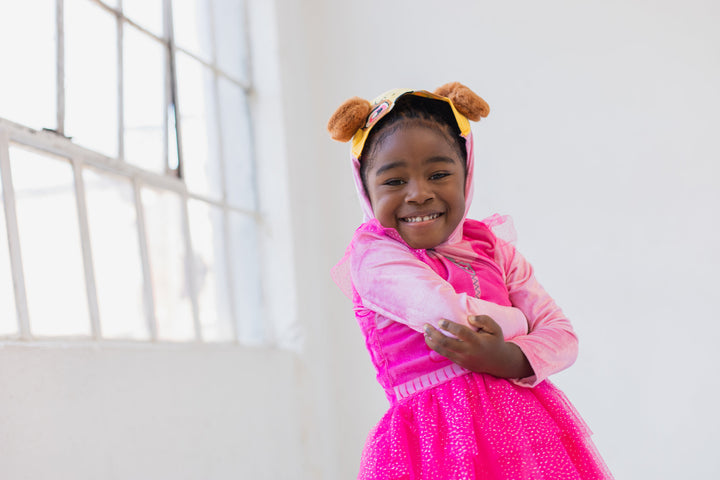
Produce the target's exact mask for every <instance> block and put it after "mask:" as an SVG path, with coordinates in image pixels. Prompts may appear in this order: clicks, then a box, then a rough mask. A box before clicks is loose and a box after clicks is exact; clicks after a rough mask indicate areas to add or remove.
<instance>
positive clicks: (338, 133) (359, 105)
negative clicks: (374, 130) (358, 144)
mask: <svg viewBox="0 0 720 480" xmlns="http://www.w3.org/2000/svg"><path fill="white" fill-rule="evenodd" d="M370 110H371V108H370V102H368V101H367V100H365V99H362V98H360V97H353V98H351V99H349V100H346V101H345V103H343V104H342V105H340V106H339V107H338V109H337V110H335V113H333V115H332V117H330V120H329V121H328V124H327V129H328V132H330V136H331V137H332V139H333V140H337V141H339V142H347V141H349V140H350V139H351V138H352V137H353V135H355V132H357V131H358V130H359V129H360V128H361V127H362V126H363V125H365V122H366V121H367V117H368V115H370Z"/></svg>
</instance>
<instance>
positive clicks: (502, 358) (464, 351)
mask: <svg viewBox="0 0 720 480" xmlns="http://www.w3.org/2000/svg"><path fill="white" fill-rule="evenodd" d="M468 322H469V323H470V325H471V326H473V327H475V328H476V330H473V329H471V328H468V327H466V326H464V325H460V324H457V323H454V322H450V321H448V320H441V321H440V328H442V329H443V330H445V331H446V332H449V333H451V334H453V335H455V337H457V338H452V337H448V336H446V335H444V334H443V333H442V332H441V331H440V330H438V329H436V328H434V327H432V326H431V325H425V343H426V344H427V345H428V347H430V348H432V349H433V350H435V351H436V352H437V353H439V354H440V355H442V356H443V357H445V358H447V359H449V360H452V361H453V362H455V363H457V364H458V365H460V366H461V367H464V368H467V369H468V370H471V371H473V372H477V373H489V374H490V375H494V376H496V377H500V378H525V377H529V376H532V375H533V374H534V372H533V369H532V367H531V366H530V363H529V362H528V360H527V358H526V357H525V354H524V353H523V352H522V350H520V347H518V346H517V345H515V344H514V343H512V342H506V341H505V340H504V339H503V332H502V329H501V328H500V326H499V325H498V324H497V323H495V321H494V320H493V319H492V318H490V317H489V316H487V315H478V316H469V317H468Z"/></svg>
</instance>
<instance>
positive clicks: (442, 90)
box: [434, 82, 490, 122]
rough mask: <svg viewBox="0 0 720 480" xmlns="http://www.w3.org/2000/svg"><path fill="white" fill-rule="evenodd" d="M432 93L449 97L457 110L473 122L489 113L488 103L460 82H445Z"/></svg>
mask: <svg viewBox="0 0 720 480" xmlns="http://www.w3.org/2000/svg"><path fill="white" fill-rule="evenodd" d="M434 93H435V95H440V96H441V97H447V98H449V99H450V101H452V103H453V105H455V108H456V109H457V111H458V112H460V113H462V114H463V115H465V116H466V117H467V118H468V119H470V120H472V121H474V122H477V121H478V120H480V118H485V117H487V116H488V114H489V113H490V105H488V104H487V102H486V101H485V100H483V99H482V98H480V96H478V94H476V93H475V92H473V91H472V90H470V89H469V88H468V87H466V86H465V85H463V84H462V83H460V82H450V83H446V84H445V85H443V86H442V87H439V88H438V89H436V90H435V92H434Z"/></svg>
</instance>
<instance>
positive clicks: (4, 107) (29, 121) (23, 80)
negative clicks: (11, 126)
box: [0, 0, 57, 130]
mask: <svg viewBox="0 0 720 480" xmlns="http://www.w3.org/2000/svg"><path fill="white" fill-rule="evenodd" d="M55 25H56V23H55V0H30V1H27V0H26V1H22V2H10V1H7V0H5V1H3V4H2V7H0V45H2V47H1V48H0V65H2V67H0V68H2V72H3V73H2V74H0V117H5V118H7V119H10V120H12V121H14V122H18V123H22V124H24V125H27V126H29V127H32V128H35V129H37V130H40V129H42V128H43V127H47V128H53V129H54V128H56V127H57V119H56V115H57V113H56V112H57V109H56V99H55V97H56V92H57V85H56V82H57V75H56V71H55V69H56V65H57V62H56V61H55V55H56V50H57V47H56V41H55V31H56V30H57V27H56V26H55Z"/></svg>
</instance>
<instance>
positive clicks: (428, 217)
mask: <svg viewBox="0 0 720 480" xmlns="http://www.w3.org/2000/svg"><path fill="white" fill-rule="evenodd" d="M439 216H440V214H439V213H433V214H432V215H425V216H424V217H405V218H403V219H402V220H403V222H407V223H417V222H427V221H428V220H434V219H436V218H438V217H439Z"/></svg>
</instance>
